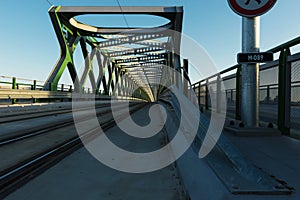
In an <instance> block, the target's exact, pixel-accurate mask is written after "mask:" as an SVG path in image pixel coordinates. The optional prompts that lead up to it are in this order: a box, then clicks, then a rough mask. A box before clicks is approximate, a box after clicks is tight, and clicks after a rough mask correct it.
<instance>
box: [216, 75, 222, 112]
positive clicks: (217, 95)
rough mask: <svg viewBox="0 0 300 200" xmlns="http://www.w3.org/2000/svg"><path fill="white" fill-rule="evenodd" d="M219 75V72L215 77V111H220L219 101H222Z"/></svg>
mask: <svg viewBox="0 0 300 200" xmlns="http://www.w3.org/2000/svg"><path fill="white" fill-rule="evenodd" d="M221 92H222V91H221V76H220V74H219V75H218V77H217V94H216V98H217V99H216V103H217V105H216V111H217V113H221V102H222V99H221V98H222V95H221Z"/></svg>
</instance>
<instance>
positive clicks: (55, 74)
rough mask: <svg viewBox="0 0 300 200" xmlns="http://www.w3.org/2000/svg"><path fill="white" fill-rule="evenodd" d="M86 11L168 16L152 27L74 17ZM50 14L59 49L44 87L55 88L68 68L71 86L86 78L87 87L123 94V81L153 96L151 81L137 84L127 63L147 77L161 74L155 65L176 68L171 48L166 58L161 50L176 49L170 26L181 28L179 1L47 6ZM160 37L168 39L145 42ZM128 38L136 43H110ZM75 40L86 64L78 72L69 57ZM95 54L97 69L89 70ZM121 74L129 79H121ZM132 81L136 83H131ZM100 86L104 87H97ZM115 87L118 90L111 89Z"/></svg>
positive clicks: (79, 89)
mask: <svg viewBox="0 0 300 200" xmlns="http://www.w3.org/2000/svg"><path fill="white" fill-rule="evenodd" d="M86 14H92V15H97V14H102V15H103V14H110V15H111V14H134V15H139V14H143V15H145V14H146V15H153V16H160V17H164V18H166V19H168V20H169V22H168V23H167V24H165V25H162V26H159V27H153V28H133V27H126V28H125V27H108V28H107V27H95V26H91V25H88V24H83V23H82V22H79V21H77V20H76V16H80V15H86ZM49 15H50V18H51V21H52V24H53V26H54V30H55V33H56V35H57V38H58V41H59V45H60V48H61V54H60V58H59V60H58V62H57V64H56V65H55V67H54V68H53V70H52V72H51V73H50V75H49V77H48V79H47V81H46V82H45V85H44V90H48V91H57V90H58V83H59V81H60V79H61V77H62V74H63V73H64V71H65V70H66V69H68V71H69V74H70V77H71V79H72V82H73V85H74V90H75V91H76V92H84V86H85V84H86V81H87V79H88V78H89V79H90V82H91V86H92V91H90V92H93V93H96V94H99V93H101V94H105V95H113V94H114V93H118V94H114V95H126V94H127V93H128V87H129V88H136V87H138V88H139V89H138V90H139V91H137V92H134V94H139V96H142V97H143V98H145V99H151V98H150V96H157V94H153V91H154V90H153V88H152V86H151V85H149V84H148V86H145V85H147V83H146V84H144V85H143V86H138V81H139V78H140V77H138V76H137V75H136V74H135V73H130V71H131V69H132V68H135V71H139V72H142V73H143V74H144V76H145V77H146V78H145V80H151V79H153V77H158V76H160V73H161V72H162V71H160V70H158V69H159V68H158V67H157V66H158V65H166V64H168V65H169V66H171V65H172V67H173V68H175V69H176V70H180V67H181V66H180V57H179V56H178V55H177V54H175V53H173V54H174V55H173V59H172V60H169V57H168V56H166V55H168V53H170V52H180V50H179V49H180V41H181V38H180V37H174V34H173V33H172V32H170V30H172V31H176V32H178V33H181V30H182V18H183V8H182V7H123V8H122V9H121V10H120V8H119V7H74V6H52V7H51V8H50V9H49ZM121 35H122V37H121ZM108 36H110V37H108ZM161 38H167V39H166V41H165V42H164V43H158V42H157V43H155V42H154V43H153V42H149V40H157V39H161ZM132 43H135V44H139V46H138V45H136V46H135V47H133V48H132V49H125V50H121V51H116V50H110V49H109V48H111V47H116V46H121V45H128V44H132ZM79 45H80V47H81V51H82V54H83V57H84V60H85V63H84V66H85V67H84V70H83V73H82V74H81V75H80V76H79V75H78V73H77V71H76V66H75V63H74V52H75V49H76V48H78V46H79ZM89 47H90V49H91V50H90V51H89V50H88V49H89ZM174 58H176V59H174ZM95 59H96V61H97V63H98V67H99V74H94V72H93V67H94V66H93V63H94V61H95ZM151 74H152V75H151ZM153 74H154V75H153ZM125 77H126V78H127V79H130V80H125ZM129 82H131V83H129ZM148 83H149V82H148ZM132 84H135V87H133V86H132ZM101 88H103V91H100V89H101ZM115 90H117V91H118V92H114V91H115Z"/></svg>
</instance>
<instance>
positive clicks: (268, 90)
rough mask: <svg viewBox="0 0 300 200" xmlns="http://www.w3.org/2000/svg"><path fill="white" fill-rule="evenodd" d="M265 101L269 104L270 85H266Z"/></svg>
mask: <svg viewBox="0 0 300 200" xmlns="http://www.w3.org/2000/svg"><path fill="white" fill-rule="evenodd" d="M266 103H267V104H269V103H270V86H269V85H268V86H267V99H266Z"/></svg>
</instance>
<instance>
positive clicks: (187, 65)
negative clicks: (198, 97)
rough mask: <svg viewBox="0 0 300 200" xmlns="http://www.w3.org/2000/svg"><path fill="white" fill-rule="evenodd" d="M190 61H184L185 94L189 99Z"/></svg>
mask: <svg viewBox="0 0 300 200" xmlns="http://www.w3.org/2000/svg"><path fill="white" fill-rule="evenodd" d="M188 73H189V61H188V60H187V59H184V60H183V93H184V95H185V96H186V97H188V87H189V84H188V79H189V75H188Z"/></svg>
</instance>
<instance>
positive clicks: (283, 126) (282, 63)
mask: <svg viewBox="0 0 300 200" xmlns="http://www.w3.org/2000/svg"><path fill="white" fill-rule="evenodd" d="M290 55H291V52H290V50H289V49H285V50H282V51H281V52H280V56H279V73H278V76H279V77H278V80H279V81H278V82H279V83H278V84H279V85H278V129H279V130H280V131H281V132H282V134H284V135H289V134H290V121H291V115H290V113H291V110H290V109H291V107H290V104H291V66H290V63H288V61H287V57H288V56H290Z"/></svg>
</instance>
